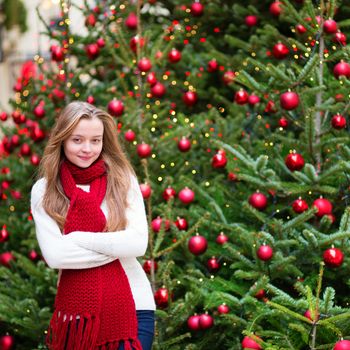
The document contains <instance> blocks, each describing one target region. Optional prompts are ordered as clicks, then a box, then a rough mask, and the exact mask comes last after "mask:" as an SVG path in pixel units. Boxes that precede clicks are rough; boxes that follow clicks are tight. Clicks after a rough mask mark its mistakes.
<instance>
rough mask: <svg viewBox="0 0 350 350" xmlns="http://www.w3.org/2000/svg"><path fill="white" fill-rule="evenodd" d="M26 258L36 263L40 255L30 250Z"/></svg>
mask: <svg viewBox="0 0 350 350" xmlns="http://www.w3.org/2000/svg"><path fill="white" fill-rule="evenodd" d="M28 258H29V259H30V260H31V261H33V262H36V261H38V260H39V259H40V255H39V254H38V253H37V252H36V251H35V250H34V249H32V250H31V251H30V252H29V253H28Z"/></svg>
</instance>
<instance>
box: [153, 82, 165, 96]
mask: <svg viewBox="0 0 350 350" xmlns="http://www.w3.org/2000/svg"><path fill="white" fill-rule="evenodd" d="M151 93H152V96H153V97H163V96H164V94H165V93H166V88H165V86H164V85H163V84H162V83H160V82H159V81H157V82H156V83H155V84H154V85H153V86H152V87H151Z"/></svg>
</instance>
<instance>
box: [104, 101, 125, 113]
mask: <svg viewBox="0 0 350 350" xmlns="http://www.w3.org/2000/svg"><path fill="white" fill-rule="evenodd" d="M107 110H108V113H109V114H110V115H111V116H113V117H120V116H121V115H122V114H123V112H124V103H123V101H121V100H117V99H116V98H114V99H113V100H112V101H110V102H109V103H108V105H107Z"/></svg>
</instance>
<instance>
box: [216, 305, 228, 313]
mask: <svg viewBox="0 0 350 350" xmlns="http://www.w3.org/2000/svg"><path fill="white" fill-rule="evenodd" d="M229 312H230V308H229V307H228V306H227V305H226V304H225V303H224V304H221V305H219V306H218V313H219V314H220V315H222V314H228V313H229Z"/></svg>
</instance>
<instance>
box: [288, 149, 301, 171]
mask: <svg viewBox="0 0 350 350" xmlns="http://www.w3.org/2000/svg"><path fill="white" fill-rule="evenodd" d="M284 162H285V164H286V166H287V168H288V169H289V170H290V171H296V170H301V169H302V168H303V167H304V165H305V161H304V158H303V156H302V155H301V154H299V153H289V154H288V155H287V157H286V158H285V160H284Z"/></svg>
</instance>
